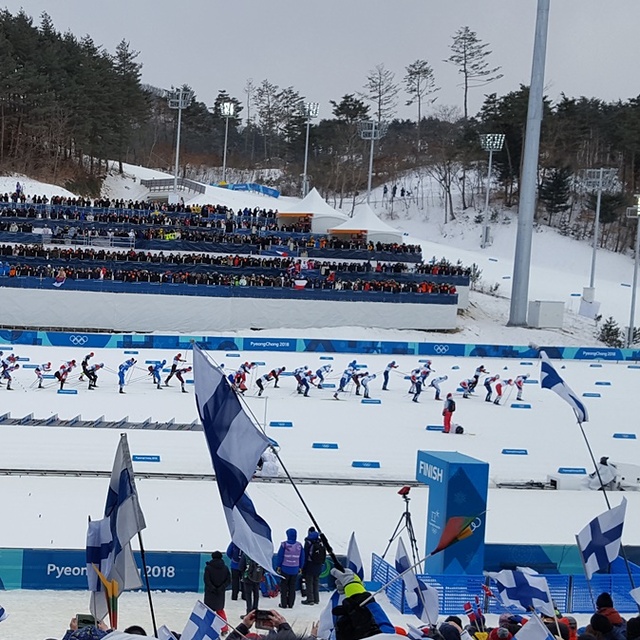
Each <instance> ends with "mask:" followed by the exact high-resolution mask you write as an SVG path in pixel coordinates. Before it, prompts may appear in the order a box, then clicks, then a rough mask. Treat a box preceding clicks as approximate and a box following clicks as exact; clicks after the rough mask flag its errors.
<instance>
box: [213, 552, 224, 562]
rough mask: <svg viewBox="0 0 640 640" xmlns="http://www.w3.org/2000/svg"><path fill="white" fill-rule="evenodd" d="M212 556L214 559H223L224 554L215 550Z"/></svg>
mask: <svg viewBox="0 0 640 640" xmlns="http://www.w3.org/2000/svg"><path fill="white" fill-rule="evenodd" d="M211 557H212V558H213V559H214V560H222V554H221V553H220V552H219V551H214V552H213V553H212V554H211Z"/></svg>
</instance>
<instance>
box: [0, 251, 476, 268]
mask: <svg viewBox="0 0 640 640" xmlns="http://www.w3.org/2000/svg"><path fill="white" fill-rule="evenodd" d="M0 256H2V257H4V258H5V259H6V258H19V257H24V258H42V259H45V260H64V261H65V262H75V261H80V260H82V261H99V262H107V263H109V262H150V263H155V264H171V265H200V264H202V265H210V266H220V267H234V268H238V269H241V270H246V269H258V268H259V269H280V270H285V271H286V270H292V269H293V270H296V271H307V270H318V271H319V272H320V274H321V275H323V276H328V275H329V274H330V273H331V272H332V271H335V272H338V273H396V274H401V273H412V272H413V273H417V274H424V275H450V276H468V275H470V269H469V268H467V267H463V266H462V264H461V263H458V264H451V263H450V262H448V261H447V260H445V259H444V258H443V259H442V260H440V261H436V259H435V258H433V260H432V261H431V262H429V263H418V264H415V263H405V262H381V261H379V262H372V261H370V260H367V261H355V260H354V261H350V262H339V261H329V260H317V259H314V258H308V259H300V258H293V257H287V256H253V255H232V254H223V255H217V254H213V253H193V252H182V253H180V252H166V253H165V252H164V251H160V252H157V253H156V252H154V253H152V252H150V251H146V252H145V251H136V250H134V249H131V250H129V251H115V250H111V249H104V248H100V247H88V246H76V247H73V248H70V247H61V246H56V245H40V244H28V245H21V244H15V245H11V244H3V245H0Z"/></svg>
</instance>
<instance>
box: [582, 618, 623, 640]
mask: <svg viewBox="0 0 640 640" xmlns="http://www.w3.org/2000/svg"><path fill="white" fill-rule="evenodd" d="M586 631H587V633H592V634H593V635H594V636H595V637H596V638H597V640H626V635H625V629H624V626H622V625H613V624H611V622H610V621H609V619H608V618H607V616H605V615H603V614H602V613H594V614H593V615H592V616H591V620H590V622H589V625H588V626H587V629H586Z"/></svg>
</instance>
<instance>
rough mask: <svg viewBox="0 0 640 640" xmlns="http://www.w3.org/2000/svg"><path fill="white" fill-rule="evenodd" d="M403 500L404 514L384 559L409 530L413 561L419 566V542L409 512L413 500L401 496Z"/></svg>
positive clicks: (406, 496) (388, 545) (419, 567)
mask: <svg viewBox="0 0 640 640" xmlns="http://www.w3.org/2000/svg"><path fill="white" fill-rule="evenodd" d="M407 493H408V492H407ZM401 495H402V499H403V500H404V512H403V513H402V515H401V516H400V520H398V524H397V525H396V528H395V529H394V530H393V533H392V534H391V537H390V538H389V544H387V548H386V549H385V550H384V553H383V554H382V557H383V558H384V557H385V556H386V555H387V552H388V551H389V548H390V547H391V544H392V543H393V541H394V540H395V539H396V538H398V537H399V536H400V534H401V533H402V531H403V530H404V529H406V530H407V533H408V535H409V546H410V547H411V557H412V559H413V564H417V563H418V561H419V560H420V551H419V550H418V541H417V540H416V534H415V531H414V529H413V522H412V520H411V511H409V501H410V500H411V498H410V497H409V496H408V495H407V494H401ZM416 569H418V570H419V571H422V567H421V566H420V565H418V566H417V567H416Z"/></svg>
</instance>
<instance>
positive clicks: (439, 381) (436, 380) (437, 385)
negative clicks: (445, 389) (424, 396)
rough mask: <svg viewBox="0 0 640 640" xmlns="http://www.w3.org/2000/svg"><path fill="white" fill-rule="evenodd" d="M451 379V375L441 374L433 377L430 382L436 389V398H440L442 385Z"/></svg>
mask: <svg viewBox="0 0 640 640" xmlns="http://www.w3.org/2000/svg"><path fill="white" fill-rule="evenodd" d="M448 379H449V376H439V377H437V378H433V379H432V380H431V382H430V383H429V386H430V387H433V388H434V389H435V390H436V396H435V399H436V400H440V385H441V384H442V383H443V382H445V381H446V380H448Z"/></svg>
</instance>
